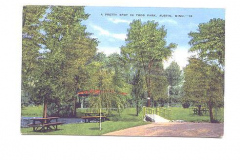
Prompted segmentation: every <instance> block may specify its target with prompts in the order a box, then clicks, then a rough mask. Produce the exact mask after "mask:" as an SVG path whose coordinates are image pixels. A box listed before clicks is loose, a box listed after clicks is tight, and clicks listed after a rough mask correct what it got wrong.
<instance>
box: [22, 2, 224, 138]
mask: <svg viewBox="0 0 240 160" xmlns="http://www.w3.org/2000/svg"><path fill="white" fill-rule="evenodd" d="M224 75H225V9H222V8H161V7H94V6H52V5H51V6H40V5H26V6H23V10H22V84H21V85H22V86H21V87H22V88H21V93H22V94H21V100H22V101H21V133H22V134H24V135H39V134H40V135H82V136H90V135H93V136H141V137H143V136H148V137H214V138H219V137H222V136H223V131H224V129H223V128H224ZM19 107H20V106H19Z"/></svg>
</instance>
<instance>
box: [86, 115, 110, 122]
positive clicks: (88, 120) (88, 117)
mask: <svg viewBox="0 0 240 160" xmlns="http://www.w3.org/2000/svg"><path fill="white" fill-rule="evenodd" d="M100 117H101V121H102V122H104V121H105V119H106V116H83V117H81V118H82V119H84V121H85V123H89V122H90V121H93V120H96V121H100Z"/></svg>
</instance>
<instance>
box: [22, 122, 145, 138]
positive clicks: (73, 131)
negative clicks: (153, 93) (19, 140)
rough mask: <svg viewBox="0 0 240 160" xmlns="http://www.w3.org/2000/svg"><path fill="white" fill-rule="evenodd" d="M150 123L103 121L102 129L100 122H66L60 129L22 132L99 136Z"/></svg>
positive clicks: (26, 130) (26, 131)
mask: <svg viewBox="0 0 240 160" xmlns="http://www.w3.org/2000/svg"><path fill="white" fill-rule="evenodd" d="M144 124H148V123H147V122H143V121H142V122H122V121H119V122H112V121H105V122H103V123H102V130H99V123H78V124H66V125H61V126H59V127H58V128H59V130H57V131H51V132H45V133H43V132H33V130H32V128H21V132H22V134H34V135H35V134H40V135H45V134H47V135H85V136H98V135H102V134H105V133H109V132H113V131H117V130H121V129H125V128H130V127H134V126H139V125H144Z"/></svg>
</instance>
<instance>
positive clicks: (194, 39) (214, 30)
mask: <svg viewBox="0 0 240 160" xmlns="http://www.w3.org/2000/svg"><path fill="white" fill-rule="evenodd" d="M189 36H190V38H191V40H190V41H189V44H190V45H191V46H192V47H191V48H190V50H189V51H191V52H195V51H197V53H198V54H199V56H200V58H202V59H204V60H207V61H211V62H212V63H216V62H217V64H218V65H220V67H221V68H224V66H225V65H224V63H225V20H222V19H211V20H210V21H209V22H208V23H202V24H199V26H198V30H197V32H190V33H189Z"/></svg>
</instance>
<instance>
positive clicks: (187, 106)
mask: <svg viewBox="0 0 240 160" xmlns="http://www.w3.org/2000/svg"><path fill="white" fill-rule="evenodd" d="M182 106H183V108H189V107H190V102H184V103H182Z"/></svg>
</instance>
